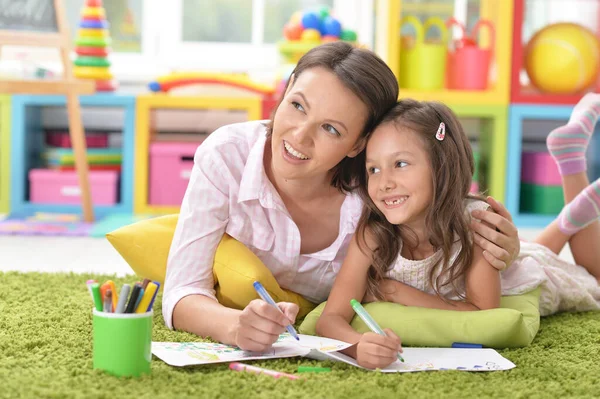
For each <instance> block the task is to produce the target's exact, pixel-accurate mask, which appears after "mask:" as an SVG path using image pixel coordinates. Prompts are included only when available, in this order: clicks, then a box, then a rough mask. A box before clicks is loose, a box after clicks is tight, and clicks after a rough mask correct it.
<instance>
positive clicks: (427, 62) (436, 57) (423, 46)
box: [399, 15, 448, 90]
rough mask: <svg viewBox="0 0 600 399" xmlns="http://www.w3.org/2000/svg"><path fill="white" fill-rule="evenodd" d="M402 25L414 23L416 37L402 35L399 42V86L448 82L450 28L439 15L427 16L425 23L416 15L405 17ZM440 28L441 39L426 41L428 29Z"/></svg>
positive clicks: (433, 85)
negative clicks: (446, 80)
mask: <svg viewBox="0 0 600 399" xmlns="http://www.w3.org/2000/svg"><path fill="white" fill-rule="evenodd" d="M401 22H402V23H401V26H404V25H405V24H409V25H412V26H413V28H414V30H415V37H414V38H412V37H411V36H403V37H402V40H401V44H400V79H399V83H400V88H403V89H417V90H440V89H443V88H444V86H445V76H446V57H447V41H448V29H447V28H446V24H445V23H444V21H443V20H442V19H441V18H439V17H431V18H428V19H427V20H426V21H425V23H424V24H421V21H419V19H418V18H417V17H414V16H412V15H408V16H406V17H404V18H402V21H401ZM433 27H436V28H438V29H439V31H440V36H441V37H440V40H439V41H435V42H433V41H425V36H426V35H427V32H428V31H429V29H431V28H433Z"/></svg>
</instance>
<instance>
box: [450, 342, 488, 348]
mask: <svg viewBox="0 0 600 399" xmlns="http://www.w3.org/2000/svg"><path fill="white" fill-rule="evenodd" d="M452 347H453V348H465V349H479V348H483V345H481V344H468V343H466V342H453V343H452Z"/></svg>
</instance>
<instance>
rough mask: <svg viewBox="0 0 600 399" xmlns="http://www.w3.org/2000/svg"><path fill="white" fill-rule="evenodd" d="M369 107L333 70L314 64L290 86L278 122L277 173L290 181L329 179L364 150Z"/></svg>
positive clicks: (275, 134) (274, 146)
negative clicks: (343, 161)
mask: <svg viewBox="0 0 600 399" xmlns="http://www.w3.org/2000/svg"><path fill="white" fill-rule="evenodd" d="M367 116H368V111H367V107H366V105H365V104H364V103H363V102H362V101H361V100H360V99H359V98H358V97H357V96H356V95H355V94H354V93H352V91H350V90H349V89H348V88H346V87H345V86H344V85H343V84H342V83H341V82H340V81H339V79H338V78H337V77H336V76H335V75H334V74H333V73H331V72H329V71H328V70H326V69H323V68H313V69H308V70H305V71H303V72H302V74H300V76H299V77H298V79H296V80H295V81H294V82H293V85H290V87H289V88H288V90H287V92H286V93H285V97H284V98H283V101H282V102H281V104H280V106H279V108H278V109H277V112H276V114H275V117H274V120H273V136H272V142H271V149H272V168H273V173H276V174H278V175H279V176H280V177H282V178H284V179H290V180H293V179H306V178H313V177H325V176H326V175H327V173H328V172H329V171H330V170H331V169H333V167H335V166H336V165H337V164H338V163H339V162H340V161H342V160H343V159H344V157H346V156H349V157H354V156H356V155H357V154H358V153H359V152H360V150H361V149H362V145H361V144H362V143H361V142H360V140H359V138H360V135H361V132H362V130H363V127H364V125H365V123H366V121H367Z"/></svg>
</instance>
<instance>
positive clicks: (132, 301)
mask: <svg viewBox="0 0 600 399" xmlns="http://www.w3.org/2000/svg"><path fill="white" fill-rule="evenodd" d="M141 290H142V286H141V285H140V284H139V283H135V285H134V286H133V290H132V291H131V296H130V297H129V302H128V303H127V306H126V307H125V313H133V312H134V311H135V305H136V304H137V300H138V296H139V295H140V291H141Z"/></svg>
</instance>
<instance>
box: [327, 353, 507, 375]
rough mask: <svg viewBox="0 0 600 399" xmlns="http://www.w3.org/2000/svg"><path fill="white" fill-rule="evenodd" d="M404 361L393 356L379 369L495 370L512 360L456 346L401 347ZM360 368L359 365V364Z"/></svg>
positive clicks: (334, 356)
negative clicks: (392, 361) (388, 364)
mask: <svg viewBox="0 0 600 399" xmlns="http://www.w3.org/2000/svg"><path fill="white" fill-rule="evenodd" d="M326 356H328V357H330V358H332V359H335V360H339V361H342V362H345V363H348V364H351V365H353V366H356V367H360V366H359V365H358V363H356V360H354V359H353V358H351V357H350V356H346V355H344V354H342V353H339V352H331V353H327V354H326ZM402 357H403V358H404V361H405V362H404V363H402V362H400V361H398V360H396V362H394V363H392V364H391V365H390V366H388V367H386V368H385V369H382V370H381V372H383V373H410V372H414V371H434V370H461V371H495V370H510V369H512V368H514V367H516V366H515V365H514V363H512V362H511V361H510V360H508V359H506V358H504V357H502V356H501V355H500V354H499V353H498V352H496V351H495V350H494V349H487V348H486V349H462V348H461V349H459V348H404V352H403V353H402ZM361 368H362V367H361Z"/></svg>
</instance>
